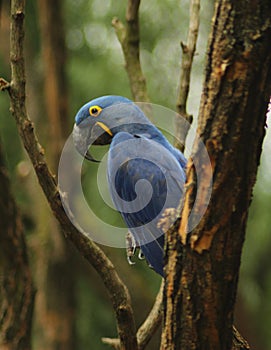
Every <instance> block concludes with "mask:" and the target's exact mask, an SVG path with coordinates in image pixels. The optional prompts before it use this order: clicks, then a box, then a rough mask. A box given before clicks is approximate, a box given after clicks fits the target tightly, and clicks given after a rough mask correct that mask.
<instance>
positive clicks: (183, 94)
mask: <svg viewBox="0 0 271 350" xmlns="http://www.w3.org/2000/svg"><path fill="white" fill-rule="evenodd" d="M199 23H200V0H191V1H190V20H189V29H188V34H187V40H186V43H183V42H181V47H182V52H183V53H182V65H181V75H180V86H179V96H178V100H177V111H178V113H179V115H180V116H181V117H182V118H184V119H185V120H187V121H188V123H189V124H191V123H192V120H193V117H192V115H190V114H188V113H187V109H186V105H187V99H188V94H189V88H190V80H191V69H192V63H193V59H194V55H195V51H196V44H197V38H198V32H199ZM189 124H188V125H189ZM188 131H189V127H188V126H187V127H184V125H183V123H181V122H180V119H179V118H178V116H177V120H176V144H175V146H176V147H177V148H179V149H180V150H181V151H182V152H183V151H184V147H185V146H184V145H185V140H186V136H187V134H188Z"/></svg>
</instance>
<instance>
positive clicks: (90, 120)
mask: <svg viewBox="0 0 271 350" xmlns="http://www.w3.org/2000/svg"><path fill="white" fill-rule="evenodd" d="M145 125H152V124H151V123H150V121H149V120H148V119H147V118H146V117H145V115H144V113H143V112H142V111H141V109H140V108H139V107H138V106H137V105H136V104H134V103H133V102H132V101H131V100H129V99H127V98H125V97H122V96H103V97H99V98H96V99H94V100H92V101H90V102H88V103H86V104H85V105H84V106H83V107H81V108H80V110H79V111H78V112H77V114H76V116H75V124H74V128H73V140H74V144H75V147H76V149H77V150H78V152H79V153H80V154H81V155H83V156H84V157H85V158H87V159H88V160H91V161H95V159H94V158H93V157H92V156H91V154H90V153H89V152H88V148H89V146H90V145H92V144H94V145H106V144H109V143H111V141H112V138H113V137H114V135H115V134H116V133H118V132H120V131H126V132H129V133H137V132H139V133H140V130H141V129H142V130H144V129H145Z"/></svg>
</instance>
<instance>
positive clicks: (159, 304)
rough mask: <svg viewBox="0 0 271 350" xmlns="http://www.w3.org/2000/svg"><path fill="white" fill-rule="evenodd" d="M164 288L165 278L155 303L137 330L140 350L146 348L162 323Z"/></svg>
mask: <svg viewBox="0 0 271 350" xmlns="http://www.w3.org/2000/svg"><path fill="white" fill-rule="evenodd" d="M163 290H164V280H163V281H162V283H161V286H160V289H159V292H158V294H157V296H156V299H155V303H154V305H153V307H152V309H151V312H150V313H149V315H148V317H147V318H146V320H145V321H144V323H143V324H142V325H141V326H140V328H139V329H138V331H137V341H138V348H139V350H143V349H145V347H146V346H147V344H148V343H149V341H150V340H151V337H152V336H153V334H154V333H155V331H156V330H157V328H158V327H159V325H160V324H161V320H162V308H163Z"/></svg>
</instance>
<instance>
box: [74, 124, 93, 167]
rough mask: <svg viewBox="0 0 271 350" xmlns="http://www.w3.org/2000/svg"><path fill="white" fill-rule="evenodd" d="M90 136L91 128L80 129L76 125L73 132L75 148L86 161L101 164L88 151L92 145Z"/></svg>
mask: <svg viewBox="0 0 271 350" xmlns="http://www.w3.org/2000/svg"><path fill="white" fill-rule="evenodd" d="M89 134H90V129H89V128H80V127H78V125H76V124H74V127H73V132H72V136H73V143H74V146H75V148H76V150H77V151H78V153H79V154H81V156H82V157H84V158H85V159H87V160H89V161H91V162H95V163H100V161H99V160H97V159H95V158H94V157H93V156H92V155H91V154H90V153H89V151H88V148H89V146H90V145H91V142H90V141H89V140H90V135H89Z"/></svg>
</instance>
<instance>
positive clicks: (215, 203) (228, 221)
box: [161, 0, 271, 350]
mask: <svg viewBox="0 0 271 350" xmlns="http://www.w3.org/2000/svg"><path fill="white" fill-rule="evenodd" d="M270 13H271V2H270V1H269V0H261V1H260V0H256V1H254V0H253V1H252V0H250V1H244V0H241V1H233V0H221V1H218V2H217V5H216V11H215V17H214V20H213V30H212V34H211V38H210V42H209V48H208V57H207V60H208V61H207V69H206V76H205V82H204V91H203V95H202V100H201V108H200V114H199V126H198V133H199V135H200V137H201V139H202V141H203V142H204V144H205V146H206V148H207V150H208V153H209V157H210V160H211V164H212V169H213V183H211V181H210V182H209V183H206V181H204V179H205V177H204V175H205V171H206V167H205V164H204V160H203V161H202V160H201V161H202V163H201V165H202V166H201V168H200V172H199V174H198V175H199V177H198V178H197V175H196V171H195V167H194V165H193V163H192V160H191V159H190V160H189V162H188V169H187V187H186V193H185V203H184V208H183V211H182V219H181V223H180V226H179V229H176V230H175V231H174V232H173V233H172V234H171V235H169V236H168V241H167V267H166V287H165V292H164V301H165V314H164V331H163V337H162V346H161V349H167V350H169V349H182V350H185V349H189V350H192V349H215V350H219V349H225V350H229V349H231V348H232V347H233V348H246V346H247V345H246V344H245V343H243V344H242V341H240V342H239V343H238V341H237V342H236V334H235V338H234V339H235V341H234V342H233V313H234V304H235V299H236V290H237V282H238V274H239V267H240V259H241V251H242V246H243V242H244V238H245V229H246V222H247V216H248V208H249V205H250V202H251V196H252V188H253V185H254V183H255V179H256V173H257V168H258V165H259V160H260V155H261V148H262V142H263V138H264V134H265V120H266V112H267V108H268V102H269V96H270V93H271V45H270V37H271V17H270ZM200 157H201V146H200V144H199V142H197V141H196V142H195V144H194V147H193V160H194V164H195V163H196V162H197V161H199V160H200ZM201 176H202V179H203V180H201ZM208 186H212V195H211V200H210V202H209V205H208V208H207V211H206V213H205V215H204V217H203V219H202V220H201V222H200V223H199V225H198V226H197V227H196V228H194V229H193V230H192V231H191V232H189V233H188V234H187V233H186V232H187V231H189V223H190V222H191V217H190V213H191V210H192V207H193V205H194V203H195V198H196V194H197V193H200V200H199V201H198V202H197V203H196V208H195V209H196V210H200V208H201V206H202V205H205V204H206V201H207V196H206V193H207V191H206V188H208ZM197 191H198V192H197ZM237 338H238V336H237ZM233 343H234V345H233Z"/></svg>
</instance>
